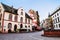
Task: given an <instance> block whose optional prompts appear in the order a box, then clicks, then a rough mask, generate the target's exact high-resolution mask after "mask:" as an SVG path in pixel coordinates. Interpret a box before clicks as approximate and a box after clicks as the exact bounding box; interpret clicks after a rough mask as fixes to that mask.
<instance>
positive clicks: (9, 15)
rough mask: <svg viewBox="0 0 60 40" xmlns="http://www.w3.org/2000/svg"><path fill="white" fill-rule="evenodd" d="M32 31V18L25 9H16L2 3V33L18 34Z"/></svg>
mask: <svg viewBox="0 0 60 40" xmlns="http://www.w3.org/2000/svg"><path fill="white" fill-rule="evenodd" d="M17 30H19V31H20V32H21V31H27V32H28V31H32V18H31V17H30V16H29V15H28V14H27V13H26V12H25V11H24V9H23V8H19V9H15V8H13V6H12V7H10V6H8V5H5V4H3V3H0V31H1V32H17Z"/></svg>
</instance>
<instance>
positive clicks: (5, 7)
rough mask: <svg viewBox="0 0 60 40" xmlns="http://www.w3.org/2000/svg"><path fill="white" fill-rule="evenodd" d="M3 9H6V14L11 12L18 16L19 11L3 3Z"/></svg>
mask: <svg viewBox="0 0 60 40" xmlns="http://www.w3.org/2000/svg"><path fill="white" fill-rule="evenodd" d="M1 4H2V6H3V8H4V9H5V10H4V11H6V12H10V13H13V14H17V9H15V8H13V7H10V6H8V5H5V4H3V3H1Z"/></svg>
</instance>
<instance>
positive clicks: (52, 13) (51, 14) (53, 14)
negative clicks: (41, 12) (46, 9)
mask: <svg viewBox="0 0 60 40" xmlns="http://www.w3.org/2000/svg"><path fill="white" fill-rule="evenodd" d="M59 10H60V7H59V8H58V9H57V10H56V11H54V12H53V13H52V14H51V15H50V16H52V15H54V14H55V13H56V12H58V11H59Z"/></svg>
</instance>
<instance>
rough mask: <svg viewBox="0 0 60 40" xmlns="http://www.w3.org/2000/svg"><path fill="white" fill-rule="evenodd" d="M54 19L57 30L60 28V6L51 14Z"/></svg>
mask: <svg viewBox="0 0 60 40" xmlns="http://www.w3.org/2000/svg"><path fill="white" fill-rule="evenodd" d="M51 17H52V20H53V27H54V29H55V30H58V29H60V7H59V8H57V9H56V10H55V11H54V12H53V13H52V14H51Z"/></svg>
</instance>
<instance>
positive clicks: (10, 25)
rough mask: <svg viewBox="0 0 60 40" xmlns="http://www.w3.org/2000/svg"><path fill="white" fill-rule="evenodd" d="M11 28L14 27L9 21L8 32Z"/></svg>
mask: <svg viewBox="0 0 60 40" xmlns="http://www.w3.org/2000/svg"><path fill="white" fill-rule="evenodd" d="M11 28H12V24H11V23H9V24H8V33H11Z"/></svg>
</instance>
